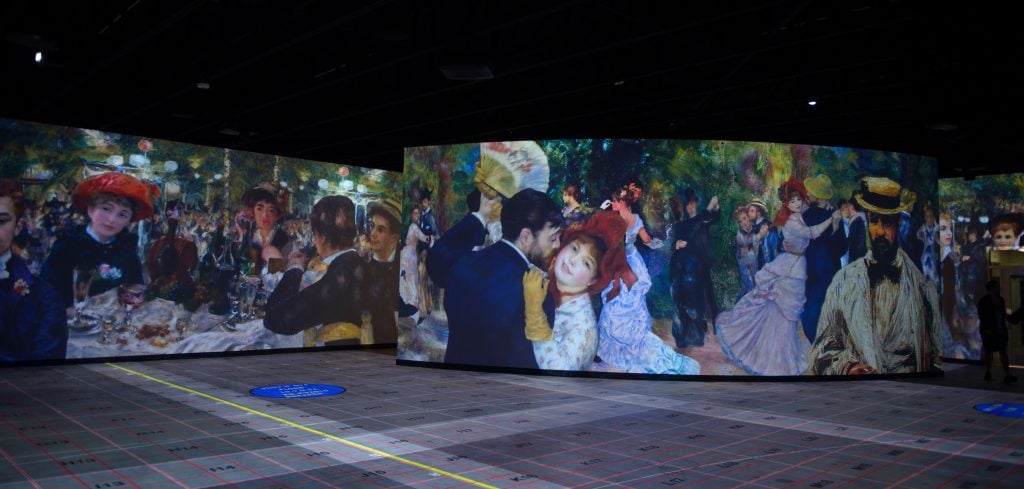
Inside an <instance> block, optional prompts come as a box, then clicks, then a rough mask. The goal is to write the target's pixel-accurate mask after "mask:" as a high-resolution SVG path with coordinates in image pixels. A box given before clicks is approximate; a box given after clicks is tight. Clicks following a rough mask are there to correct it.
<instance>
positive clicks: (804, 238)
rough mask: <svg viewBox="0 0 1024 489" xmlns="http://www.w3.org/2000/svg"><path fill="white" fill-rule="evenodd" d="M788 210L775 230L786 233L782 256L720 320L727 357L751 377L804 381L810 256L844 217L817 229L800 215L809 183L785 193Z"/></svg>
mask: <svg viewBox="0 0 1024 489" xmlns="http://www.w3.org/2000/svg"><path fill="white" fill-rule="evenodd" d="M779 199H780V200H782V202H783V203H784V204H785V205H784V206H783V208H782V209H781V210H780V211H779V214H778V215H777V216H776V217H775V221H773V224H774V225H776V226H781V227H782V234H783V246H784V248H785V250H786V251H785V253H782V254H780V255H779V256H778V258H776V259H775V260H772V261H771V262H769V263H768V264H767V265H765V266H764V268H762V269H761V270H760V271H758V272H757V275H755V278H754V282H755V287H754V289H752V290H751V291H750V292H747V293H746V294H744V295H743V297H741V298H740V300H739V302H737V303H736V306H735V307H733V309H732V310H731V311H726V312H723V313H721V314H719V315H718V317H717V318H716V319H715V333H716V334H717V335H718V341H719V343H720V344H721V346H722V351H723V352H724V353H725V355H726V356H727V357H729V359H731V360H732V361H733V363H735V364H736V365H737V366H739V367H740V368H742V369H743V370H745V371H746V372H747V373H749V374H751V375H801V374H803V373H804V370H806V369H807V359H806V354H807V351H808V350H809V349H810V343H809V342H808V341H807V338H805V337H804V336H803V335H801V334H800V329H799V328H798V326H799V320H800V312H801V311H802V310H803V307H804V302H805V301H806V296H805V293H804V287H805V286H806V283H807V259H806V258H804V250H805V249H807V245H808V244H809V243H810V242H811V240H812V239H814V238H816V237H817V236H818V235H820V234H821V233H822V232H824V231H825V229H826V228H828V227H829V226H838V224H839V222H840V219H841V216H840V214H839V211H836V212H834V213H833V214H832V219H828V220H825V221H824V222H822V223H821V224H818V225H816V226H808V225H807V224H805V223H804V220H803V216H802V215H801V214H800V213H801V211H802V210H803V207H804V202H806V201H807V190H806V189H805V188H804V185H803V183H802V182H801V181H800V180H798V179H796V178H790V179H789V180H787V181H786V182H785V183H783V184H782V186H781V187H780V188H779Z"/></svg>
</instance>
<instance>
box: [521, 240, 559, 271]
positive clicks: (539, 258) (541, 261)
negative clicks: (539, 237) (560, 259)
mask: <svg viewBox="0 0 1024 489" xmlns="http://www.w3.org/2000/svg"><path fill="white" fill-rule="evenodd" d="M524 254H525V255H526V259H527V260H529V262H530V263H532V264H533V265H534V266H535V267H537V268H539V269H541V270H544V271H547V269H548V265H550V264H551V256H552V255H554V253H550V252H549V253H545V252H544V250H542V249H541V247H540V246H539V245H538V244H537V243H534V244H533V246H532V247H530V249H529V250H527V252H526V253H524Z"/></svg>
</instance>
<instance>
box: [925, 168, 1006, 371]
mask: <svg viewBox="0 0 1024 489" xmlns="http://www.w3.org/2000/svg"><path fill="white" fill-rule="evenodd" d="M939 202H940V204H941V207H940V208H939V212H938V213H936V214H933V215H932V216H931V218H930V220H928V221H926V222H925V226H926V227H925V228H923V230H922V232H923V234H927V235H934V236H935V237H934V239H935V242H936V243H937V249H938V250H939V264H940V265H939V274H940V278H941V280H940V283H939V291H940V292H939V294H940V301H941V303H942V318H943V322H942V340H943V342H942V345H943V350H942V356H943V357H944V358H948V359H957V360H981V359H983V355H984V348H983V346H984V341H983V340H982V336H983V334H982V331H981V322H980V321H979V319H978V302H979V301H980V300H981V299H982V298H983V297H985V295H986V294H987V291H986V283H987V282H988V281H989V280H990V279H992V278H994V277H992V276H991V274H990V272H989V270H990V265H992V264H993V263H998V262H999V261H1000V259H1001V258H1002V261H1003V262H1005V263H1007V264H1016V265H1017V266H1020V265H1024V174H1022V173H1015V174H1008V175H987V176H978V177H975V178H973V179H971V180H965V179H961V178H947V179H942V180H939ZM925 231H926V232H925ZM1014 293H1017V294H1019V293H1020V291H1011V290H1004V291H1002V294H1003V296H1004V297H1010V296H1012V295H1013V294H1014ZM1009 301H1010V299H1007V304H1008V305H1009Z"/></svg>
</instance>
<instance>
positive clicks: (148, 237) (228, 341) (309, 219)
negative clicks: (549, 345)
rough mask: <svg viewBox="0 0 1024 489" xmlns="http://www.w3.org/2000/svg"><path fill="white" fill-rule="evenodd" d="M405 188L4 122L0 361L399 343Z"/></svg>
mask: <svg viewBox="0 0 1024 489" xmlns="http://www.w3.org/2000/svg"><path fill="white" fill-rule="evenodd" d="M400 196H401V175H400V174H399V173H395V172H387V171H383V170H378V169H370V168H361V167H357V166H350V165H347V164H345V163H343V162H334V163H325V162H315V161H307V160H301V159H295V158H287V157H280V156H274V155H265V154H256V153H249V152H244V151H233V150H230V149H225V148H214V147H207V146H197V145H191V144H184V143H176V142H171V141H165V140H160V139H154V138H147V137H139V136H129V135H123V134H114V133H107V132H101V131H95V130H89V129H78V128H70V127H60V126H52V125H44V124H36V123H29V122H22V121H14V120H2V119H0V264H2V265H3V266H2V267H0V328H2V342H0V361H3V362H32V361H46V360H55V359H56V360H59V359H65V358H68V359H75V358H97V357H123V356H136V355H164V354H191V353H210V352H224V351H243V350H263V349H280V348H305V347H321V346H334V345H359V344H388V343H391V344H393V343H395V341H396V322H397V314H398V297H399V296H398V278H399V277H398V271H399V270H398V261H397V256H398V250H399V249H400V242H401V239H400V237H399V232H400V227H401V223H402V217H401V216H402V212H401V207H400V206H401V204H400V202H399V201H400Z"/></svg>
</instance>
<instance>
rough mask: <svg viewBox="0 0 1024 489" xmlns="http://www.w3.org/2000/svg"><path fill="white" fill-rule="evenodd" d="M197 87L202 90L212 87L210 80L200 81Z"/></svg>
mask: <svg viewBox="0 0 1024 489" xmlns="http://www.w3.org/2000/svg"><path fill="white" fill-rule="evenodd" d="M196 88H198V89H200V90H209V89H210V82H198V83H196Z"/></svg>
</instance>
